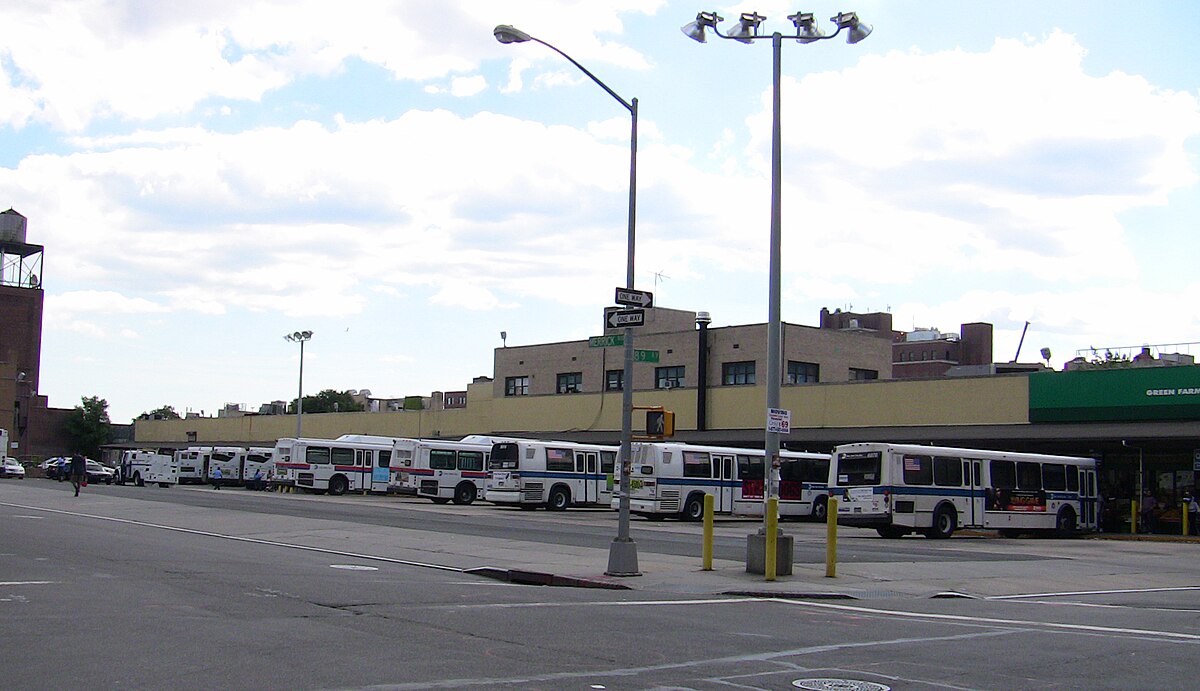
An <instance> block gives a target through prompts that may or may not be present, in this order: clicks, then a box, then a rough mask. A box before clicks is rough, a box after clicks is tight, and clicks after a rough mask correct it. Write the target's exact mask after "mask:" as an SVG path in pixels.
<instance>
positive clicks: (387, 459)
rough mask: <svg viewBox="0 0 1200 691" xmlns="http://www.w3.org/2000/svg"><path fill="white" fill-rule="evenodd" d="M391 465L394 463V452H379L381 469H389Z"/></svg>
mask: <svg viewBox="0 0 1200 691" xmlns="http://www.w3.org/2000/svg"><path fill="white" fill-rule="evenodd" d="M391 463H392V452H391V451H380V452H379V467H380V468H387V467H388V466H389V465H391Z"/></svg>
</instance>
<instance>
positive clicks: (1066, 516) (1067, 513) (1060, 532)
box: [1054, 507, 1078, 537]
mask: <svg viewBox="0 0 1200 691" xmlns="http://www.w3.org/2000/svg"><path fill="white" fill-rule="evenodd" d="M1077 526H1078V523H1077V522H1076V520H1075V512H1074V511H1073V510H1072V509H1071V508H1069V507H1068V508H1064V509H1060V510H1059V512H1058V518H1057V519H1055V521H1054V533H1055V535H1057V536H1058V537H1069V536H1070V535H1072V534H1073V533H1074V532H1075V530H1076V527H1077Z"/></svg>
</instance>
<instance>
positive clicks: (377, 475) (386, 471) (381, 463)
mask: <svg viewBox="0 0 1200 691" xmlns="http://www.w3.org/2000/svg"><path fill="white" fill-rule="evenodd" d="M391 465H392V452H391V451H379V452H377V453H376V459H375V469H374V470H372V471H371V491H372V492H384V493H386V492H387V491H388V485H390V484H391V480H392V468H391Z"/></svg>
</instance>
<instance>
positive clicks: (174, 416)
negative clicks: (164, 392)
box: [137, 405, 181, 420]
mask: <svg viewBox="0 0 1200 691" xmlns="http://www.w3.org/2000/svg"><path fill="white" fill-rule="evenodd" d="M137 419H138V420H179V419H181V418H180V415H179V413H177V412H175V406H170V405H165V406H163V407H161V408H155V409H154V410H150V411H147V412H145V413H142V414H141V415H139V416H137Z"/></svg>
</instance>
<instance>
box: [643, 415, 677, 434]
mask: <svg viewBox="0 0 1200 691" xmlns="http://www.w3.org/2000/svg"><path fill="white" fill-rule="evenodd" d="M646 436H648V437H673V436H675V413H674V412H673V411H670V410H649V411H646Z"/></svg>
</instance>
